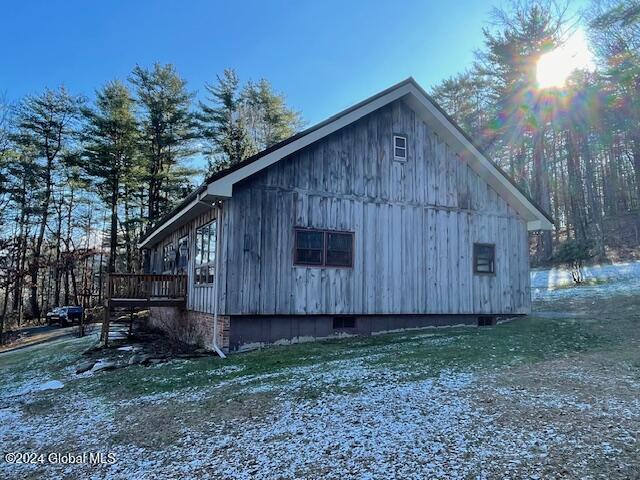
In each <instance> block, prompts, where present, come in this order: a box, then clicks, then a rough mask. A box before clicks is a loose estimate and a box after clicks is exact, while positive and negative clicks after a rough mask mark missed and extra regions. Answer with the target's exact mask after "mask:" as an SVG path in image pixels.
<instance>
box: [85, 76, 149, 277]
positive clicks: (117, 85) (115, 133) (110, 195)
mask: <svg viewBox="0 0 640 480" xmlns="http://www.w3.org/2000/svg"><path fill="white" fill-rule="evenodd" d="M84 115H85V117H86V119H87V125H86V128H85V131H84V136H83V137H84V138H83V140H84V157H85V159H84V161H83V162H82V166H83V167H84V170H85V171H86V173H87V174H88V175H89V176H90V177H92V178H94V179H95V181H96V186H97V189H98V193H99V195H100V198H101V199H102V200H103V201H104V202H105V203H106V204H107V205H108V206H109V210H110V212H111V224H110V228H109V263H108V271H109V272H114V271H115V270H116V257H117V251H118V228H119V220H118V210H119V205H120V202H121V199H122V192H123V188H124V182H125V181H129V182H130V181H131V180H132V177H134V176H135V175H136V171H135V168H134V167H135V162H136V160H137V159H138V157H137V156H136V142H137V140H138V129H137V128H138V125H137V122H136V118H135V113H134V101H133V98H132V96H131V94H130V92H129V90H128V89H127V87H126V86H125V85H123V84H122V83H121V82H119V81H114V82H110V83H108V84H107V85H105V86H104V87H103V88H102V90H99V91H97V92H96V101H95V107H94V108H92V109H85V110H84Z"/></svg>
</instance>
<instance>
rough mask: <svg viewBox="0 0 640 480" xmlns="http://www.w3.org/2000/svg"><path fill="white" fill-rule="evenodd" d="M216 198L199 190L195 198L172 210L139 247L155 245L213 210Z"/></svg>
mask: <svg viewBox="0 0 640 480" xmlns="http://www.w3.org/2000/svg"><path fill="white" fill-rule="evenodd" d="M216 200H217V199H216V198H213V197H211V196H209V195H207V192H206V190H205V191H203V192H197V193H196V195H195V198H193V199H192V200H191V201H188V202H186V203H185V204H184V205H181V206H180V207H179V208H178V209H176V211H175V212H172V214H171V215H170V216H169V217H168V218H165V219H163V220H161V221H160V223H159V224H158V226H157V227H155V228H154V229H153V231H152V232H151V233H150V234H149V235H147V236H146V237H145V238H143V239H142V240H141V241H140V243H139V244H138V248H150V247H153V246H154V245H155V244H156V243H158V242H159V241H160V240H161V239H163V238H164V237H166V236H167V235H169V234H171V233H173V232H174V231H176V230H177V229H179V228H180V227H182V226H184V225H186V224H187V223H189V222H190V221H192V220H193V219H195V218H196V217H198V216H200V215H202V214H203V213H206V212H207V211H209V210H211V209H212V208H213V204H214V202H215V201H216Z"/></svg>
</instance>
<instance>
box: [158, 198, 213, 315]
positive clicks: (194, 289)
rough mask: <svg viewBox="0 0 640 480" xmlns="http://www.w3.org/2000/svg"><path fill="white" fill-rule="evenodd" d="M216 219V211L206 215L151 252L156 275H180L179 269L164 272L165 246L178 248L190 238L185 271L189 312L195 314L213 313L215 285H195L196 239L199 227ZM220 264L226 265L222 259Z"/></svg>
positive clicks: (190, 223)
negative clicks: (186, 237)
mask: <svg viewBox="0 0 640 480" xmlns="http://www.w3.org/2000/svg"><path fill="white" fill-rule="evenodd" d="M214 218H215V209H214V208H212V209H211V211H209V212H207V213H204V214H202V215H200V216H198V217H197V218H195V219H194V220H193V221H191V222H189V223H187V224H186V225H183V226H182V227H180V228H179V229H178V230H176V231H175V232H173V233H172V234H171V235H169V236H167V237H166V238H164V239H162V241H160V242H159V243H157V244H156V245H155V246H154V248H153V249H152V250H151V254H150V255H151V261H150V270H151V271H152V272H154V273H178V271H177V269H174V270H173V271H163V270H162V256H163V249H164V247H165V245H173V246H174V247H176V248H177V246H178V241H179V240H180V239H181V238H183V237H185V236H188V237H189V241H188V245H189V253H188V262H187V267H186V269H185V271H184V273H186V275H187V295H188V296H187V310H190V311H194V312H205V313H213V306H214V299H213V296H214V286H213V284H206V285H195V283H194V276H193V274H194V270H195V238H196V230H197V229H198V227H201V226H202V225H204V224H206V223H209V222H210V221H211V220H213V219H214ZM220 263H221V264H222V263H224V259H223V258H221V259H220Z"/></svg>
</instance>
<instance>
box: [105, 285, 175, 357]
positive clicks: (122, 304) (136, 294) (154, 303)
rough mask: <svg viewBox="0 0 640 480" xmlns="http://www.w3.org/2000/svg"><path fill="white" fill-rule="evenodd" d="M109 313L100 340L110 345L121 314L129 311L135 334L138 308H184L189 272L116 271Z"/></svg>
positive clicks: (109, 293)
mask: <svg viewBox="0 0 640 480" xmlns="http://www.w3.org/2000/svg"><path fill="white" fill-rule="evenodd" d="M105 303H106V304H105V309H104V311H105V313H104V320H103V323H102V333H101V335H100V339H101V341H102V342H104V346H105V347H106V346H107V345H108V343H109V333H110V328H111V325H112V324H115V323H117V322H116V320H118V319H119V316H118V313H116V312H122V310H123V309H124V310H125V311H128V315H129V318H130V324H129V328H128V332H129V335H131V332H132V329H133V321H134V311H135V310H145V309H148V308H149V307H182V308H184V307H185V306H186V304H187V276H186V275H150V274H137V273H113V274H110V275H109V277H108V280H107V291H106V295H105Z"/></svg>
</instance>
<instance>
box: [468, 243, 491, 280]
mask: <svg viewBox="0 0 640 480" xmlns="http://www.w3.org/2000/svg"><path fill="white" fill-rule="evenodd" d="M495 255H496V246H495V245H494V244H492V243H474V244H473V272H474V273H484V274H494V273H495V264H496V262H495Z"/></svg>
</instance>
